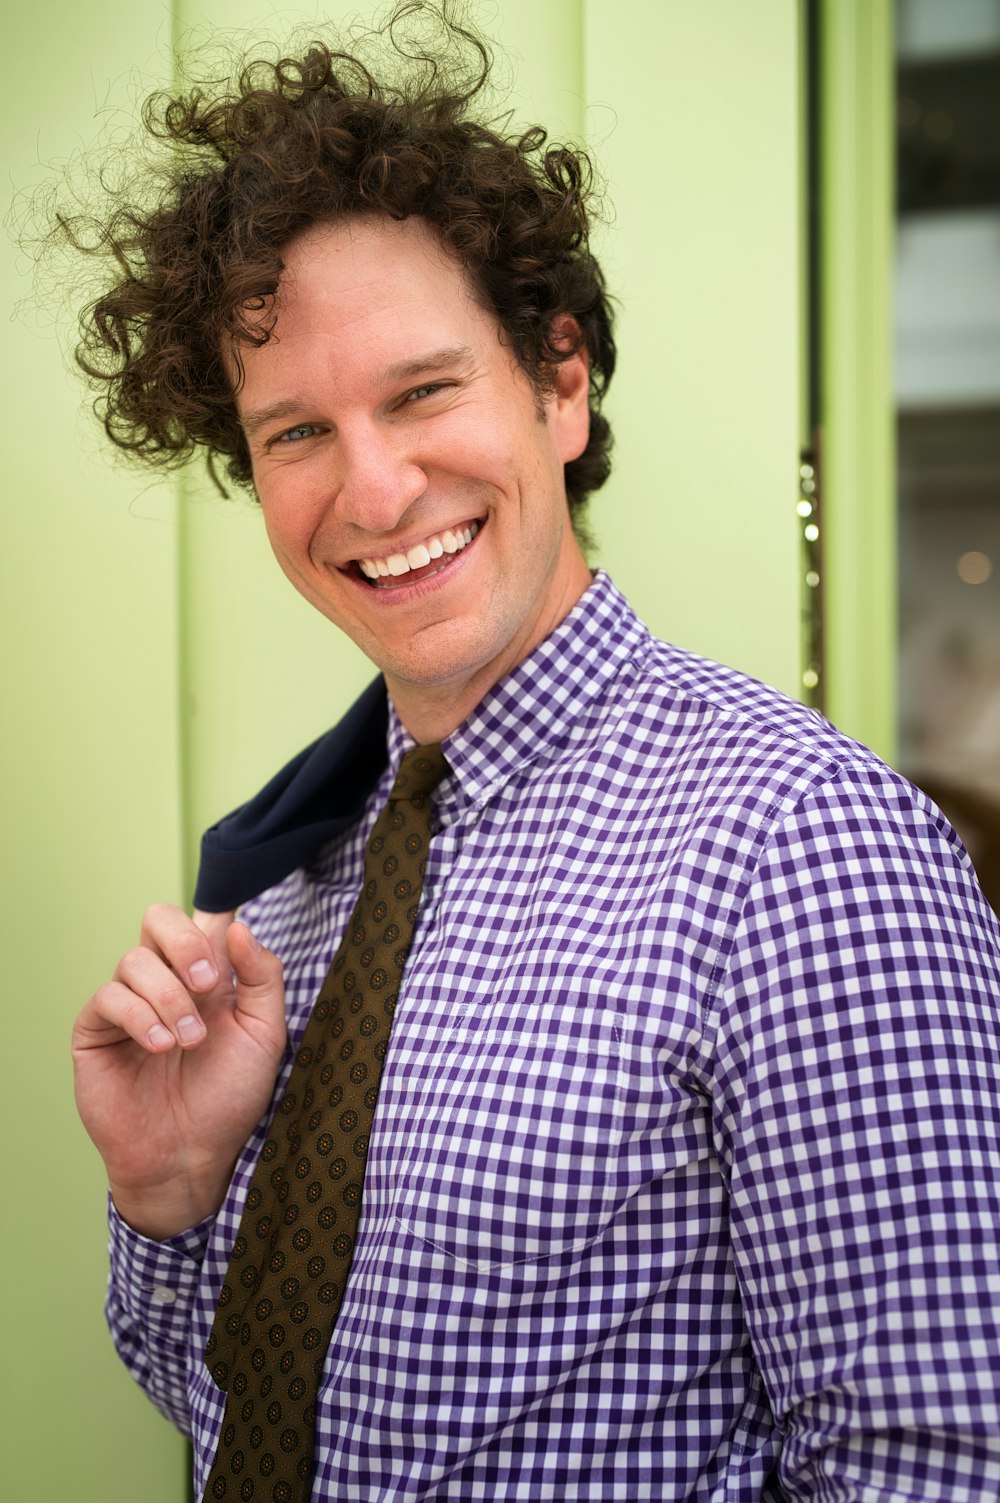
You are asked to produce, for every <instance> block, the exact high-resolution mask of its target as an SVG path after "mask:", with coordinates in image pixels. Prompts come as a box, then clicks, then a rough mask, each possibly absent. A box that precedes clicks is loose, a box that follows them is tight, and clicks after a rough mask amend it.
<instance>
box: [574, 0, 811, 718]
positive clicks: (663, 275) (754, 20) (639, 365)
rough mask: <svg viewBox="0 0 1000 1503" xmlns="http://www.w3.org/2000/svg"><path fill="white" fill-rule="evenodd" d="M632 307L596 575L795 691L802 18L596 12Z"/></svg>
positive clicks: (598, 60) (594, 44) (603, 104)
mask: <svg viewBox="0 0 1000 1503" xmlns="http://www.w3.org/2000/svg"><path fill="white" fill-rule="evenodd" d="M585 10H586V19H587V26H586V33H585V57H586V89H585V94H586V100H587V118H588V127H589V129H590V131H591V133H592V135H593V137H594V139H595V142H596V144H597V145H598V147H599V150H600V155H601V157H602V158H603V160H604V162H605V163H606V167H607V171H608V178H609V187H610V195H611V199H612V201H613V204H614V208H615V218H614V224H613V227H612V228H611V231H610V233H609V234H608V235H607V236H606V237H605V238H604V241H603V245H604V250H605V254H604V260H605V262H606V264H607V270H608V273H609V277H610V283H611V286H612V288H613V289H614V290H615V291H616V292H617V294H618V296H619V297H620V299H621V303H622V308H621V320H620V346H621V373H620V377H616V378H615V385H614V386H613V387H612V397H611V401H610V404H609V406H610V411H611V413H612V415H613V417H614V422H615V428H616V433H617V451H616V461H615V475H614V477H613V480H612V483H611V486H610V487H609V489H608V490H607V492H606V493H605V494H604V495H603V496H600V497H598V498H597V500H596V502H595V506H594V513H593V515H594V521H595V527H596V531H597V533H598V536H599V539H600V544H601V546H600V550H599V557H600V558H601V559H602V560H603V561H605V562H606V563H607V565H608V567H609V568H610V569H611V571H612V573H613V574H614V576H615V577H616V578H617V579H618V580H619V581H620V582H621V583H622V584H623V585H624V586H625V587H626V589H627V590H628V592H629V594H630V595H631V597H632V598H633V600H634V601H635V603H636V605H637V606H638V608H639V610H640V611H641V613H642V614H643V615H644V616H645V618H646V620H647V621H648V622H649V623H650V625H651V626H652V627H653V628H654V629H655V630H656V631H657V632H658V633H659V634H660V635H661V636H664V637H667V638H668V639H670V640H672V641H675V642H678V643H680V644H682V645H684V646H686V647H690V648H693V649H695V650H696V651H698V652H702V653H705V654H707V655H708V656H710V657H716V658H720V659H722V660H723V661H726V662H730V663H733V664H734V665H735V666H737V667H739V668H743V669H744V670H746V671H748V672H750V673H753V674H755V675H756V676H757V677H759V678H763V679H766V680H768V681H769V682H771V683H775V684H777V685H778V686H779V687H780V688H783V689H786V690H788V691H789V692H793V693H794V692H795V689H796V687H797V684H798V677H799V663H798V637H797V630H798V608H799V602H798V594H797V583H796V566H797V560H796V529H795V510H794V509H795V500H796V490H795V486H796V483H797V464H796V459H797V454H798V423H799V415H798V412H799V408H798V404H799V386H800V378H799V364H800V361H799V345H798V327H799V325H798V314H799V305H798V296H799V233H798V229H799V216H798V199H799V183H798V155H797V152H798V144H797V143H798V129H799V121H798V86H799V70H798V8H797V6H796V5H795V3H794V0H754V3H753V4H752V5H748V4H746V3H745V0H712V3H711V4H705V3H703V0H632V3H628V0H626V3H623V4H609V3H606V0H587V4H586V6H585Z"/></svg>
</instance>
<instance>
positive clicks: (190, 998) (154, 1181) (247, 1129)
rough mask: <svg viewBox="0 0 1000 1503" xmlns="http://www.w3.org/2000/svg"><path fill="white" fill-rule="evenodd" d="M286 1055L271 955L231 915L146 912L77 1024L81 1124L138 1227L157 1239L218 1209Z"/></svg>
mask: <svg viewBox="0 0 1000 1503" xmlns="http://www.w3.org/2000/svg"><path fill="white" fill-rule="evenodd" d="M284 1047H285V988H284V982H283V978H282V970H281V962H280V961H279V960H278V958H277V956H276V955H272V954H271V953H270V951H268V950H265V949H262V948H261V946H260V945H259V944H258V942H257V940H256V939H255V938H254V936H253V935H252V934H251V933H250V930H249V929H248V928H247V927H246V925H245V924H241V923H234V922H233V915H232V914H231V913H228V914H215V913H199V912H195V915H194V918H189V917H188V915H187V914H185V913H184V912H182V911H181V909H179V908H171V907H167V906H165V905H161V906H157V907H154V908H150V909H148V910H147V912H146V915H145V917H144V919H143V924H142V933H141V937H140V942H139V944H138V946H137V947H136V948H135V949H134V950H130V951H129V952H128V954H127V955H125V956H124V957H123V958H122V960H121V962H120V963H119V965H118V968H117V970H116V971H115V973H114V976H113V978H112V980H111V981H109V982H108V983H107V985H105V986H102V987H100V989H99V990H98V991H97V992H95V993H94V995H93V997H91V999H90V1001H89V1002H88V1003H87V1005H86V1007H85V1008H84V1009H83V1011H82V1012H81V1013H80V1016H79V1017H78V1018H77V1020H76V1023H75V1025H74V1028H73V1065H74V1071H75V1077H76V1100H77V1106H78V1108H79V1112H80V1116H81V1117H82V1119H83V1124H84V1126H85V1127H86V1129H87V1131H88V1133H89V1134H90V1136H91V1138H92V1139H93V1141H94V1143H95V1144H96V1146H97V1148H98V1150H99V1152H100V1154H101V1157H102V1158H103V1159H104V1163H105V1167H106V1169H107V1172H108V1181H109V1184H110V1186H111V1193H112V1196H113V1198H114V1201H115V1205H116V1206H117V1208H118V1211H119V1214H120V1215H121V1216H122V1217H123V1218H124V1219H125V1220H126V1221H127V1222H128V1223H129V1225H130V1226H132V1227H134V1228H135V1230H136V1231H138V1232H141V1233H143V1234H144V1235H146V1236H147V1237H153V1238H156V1239H159V1240H162V1239H163V1238H165V1237H171V1236H174V1235H176V1234H177V1233H178V1232H182V1231H185V1230H186V1229H187V1228H188V1227H190V1226H194V1225H195V1224H196V1223H197V1222H198V1221H200V1220H202V1218H203V1217H205V1216H209V1215H211V1214H212V1213H213V1212H215V1211H217V1210H218V1208H219V1206H220V1205H221V1204H222V1201H223V1198H224V1196H225V1193H226V1189H227V1186H228V1184H229V1180H230V1176H231V1174H232V1171H233V1166H234V1164H235V1162H236V1158H237V1155H238V1154H239V1152H240V1149H241V1148H242V1147H243V1145H244V1143H245V1142H246V1140H247V1138H248V1137H249V1136H250V1133H251V1132H252V1131H253V1129H254V1127H255V1126H256V1124H257V1122H258V1121H259V1120H260V1117H261V1116H262V1115H263V1112H264V1110H265V1108H266V1106H267V1103H268V1101H269V1099H270V1096H271V1092H272V1091H273V1089H274V1081H275V1077H276V1075H277V1071H278V1066H279V1063H280V1061H281V1055H282V1051H283V1050H284Z"/></svg>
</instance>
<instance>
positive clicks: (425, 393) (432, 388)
mask: <svg viewBox="0 0 1000 1503" xmlns="http://www.w3.org/2000/svg"><path fill="white" fill-rule="evenodd" d="M443 386H444V382H443V381H429V382H428V383H427V385H426V386H415V387H414V388H413V390H412V391H408V392H407V393H406V400H407V401H408V402H415V401H417V400H419V399H420V398H422V397H432V396H433V395H434V393H435V392H436V391H440V390H441V388H442V387H443Z"/></svg>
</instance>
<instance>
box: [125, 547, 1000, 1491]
mask: <svg viewBox="0 0 1000 1503" xmlns="http://www.w3.org/2000/svg"><path fill="white" fill-rule="evenodd" d="M407 745H409V742H408V741H407V738H406V735H405V732H403V730H402V729H401V727H400V725H399V724H398V722H397V721H395V719H394V718H393V719H391V722H390V731H389V763H390V765H389V768H388V769H387V771H386V773H385V775H384V777H383V778H382V780H381V783H380V785H379V787H378V788H377V789H376V791H375V793H374V794H373V795H372V797H371V799H370V801H369V803H368V806H367V809H366V812H365V815H364V817H363V818H362V820H361V823H360V825H359V826H358V828H357V829H356V830H355V831H353V832H352V833H351V834H350V835H349V836H348V837H347V838H344V839H342V840H340V841H338V842H337V843H335V845H334V846H333V847H328V848H327V849H326V851H325V852H324V853H323V856H322V859H321V860H320V861H319V863H318V864H317V865H316V866H315V868H314V869H311V870H307V871H297V872H295V873H293V874H292V875H291V876H290V877H288V878H287V879H286V880H285V881H284V882H282V883H281V884H280V885H279V886H277V887H274V888H272V889H271V890H270V891H269V892H266V893H264V894H262V895H261V896H260V897H259V898H256V899H254V900H253V901H252V902H250V903H249V904H248V905H247V906H246V907H245V908H244V910H243V917H245V918H246V919H247V921H248V922H249V923H250V924H251V925H252V926H253V928H254V929H255V931H256V932H257V933H258V934H259V935H260V937H261V939H262V940H263V941H264V943H265V944H267V945H268V946H270V947H271V949H273V950H275V951H276V952H277V953H278V954H279V955H280V956H281V958H282V960H283V962H284V967H285V978H286V983H287V987H288V1007H289V1019H290V1025H291V1031H292V1035H293V1039H294V1038H295V1037H297V1036H299V1035H300V1034H301V1032H302V1030H303V1028H304V1027H305V1022H306V1018H307V1015H308V1013H309V1011H310V1008H311V1006H312V1002H313V999H314V997H315V995H316V993H317V992H318V990H319V987H320V984H321V982H322V980H323V977H324V975H325V973H326V969H327V966H328V964H329V962H330V959H331V957H332V955H333V953H334V951H335V949H336V947H337V944H338V941H339V939H340V934H341V930H342V929H343V927H344V926H345V924H346V922H347V919H348V916H349V914H350V912H351V909H352V907H353V904H354V900H355V897H356V894H357V891H358V888H359V886H360V882H361V872H362V859H363V848H364V843H365V839H366V836H367V833H368V831H369V830H370V828H371V825H372V824H373V822H374V820H375V816H376V813H377V811H378V809H379V807H380V806H381V804H382V802H383V801H384V799H385V796H386V794H387V792H388V789H389V787H390V786H391V783H392V779H393V777H394V775H395V770H396V768H397V766H398V764H399V761H400V758H401V756H402V754H403V752H404V750H405V749H406V747H407ZM445 751H446V754H447V756H448V760H449V763H450V765H451V769H452V772H451V774H450V776H449V777H448V778H447V779H446V781H445V783H444V784H443V785H442V787H441V790H440V793H439V796H438V798H437V812H438V818H439V826H440V827H439V829H438V831H437V833H436V835H435V837H434V839H433V841H432V844H431V850H430V857H429V861H428V866H427V874H426V883H425V888H424V894H423V899H422V905H421V910H420V918H419V923H418V927H417V932H416V935H415V938H414V944H413V948H412V951H411V954H410V959H409V963H408V966H407V970H406V976H405V980H404V984H403V989H402V994H401V997H400V1001H399V1006H398V1009H397V1012H396V1016H395V1022H394V1025H393V1033H392V1040H391V1045H390V1051H389V1056H388V1060H387V1062H386V1066H385V1072H384V1075H383V1079H382V1088H381V1095H380V1097H379V1103H378V1109H377V1113H376V1117H375V1124H374V1131H373V1133H372V1138H371V1147H370V1157H369V1163H368V1171H367V1180H366V1185H365V1204H364V1210H363V1218H362V1223H361V1227H360V1231H359V1239H358V1245H357V1251H356V1254H355V1259H354V1264H353V1267H352V1270H351V1276H350V1280H349V1283H348V1287H347V1292H346V1295H345V1299H344V1303H343V1307H342V1310H341V1313H340V1318H339V1320H338V1322H337V1326H336V1329H335V1331H334V1333H333V1339H332V1342H331V1345H330V1349H329V1353H328V1356H327V1362H326V1373H325V1379H324V1382H323V1385H322V1388H321V1392H320V1396H319V1402H318V1416H317V1447H316V1480H315V1486H314V1489H313V1499H314V1500H317V1503H318V1500H336V1503H369V1500H370V1503H375V1500H378V1503H390V1500H392V1503H402V1500H404V1499H405V1500H414V1499H424V1500H428V1499H434V1500H443V1499H450V1500H459V1499H460V1500H469V1503H471V1500H474V1499H487V1500H493V1503H501V1500H503V1503H515V1500H517V1503H538V1500H542V1499H555V1500H573V1503H582V1500H592V1503H623V1500H633V1499H653V1500H657V1503H659V1500H678V1499H700V1500H713V1503H722V1500H725V1503H751V1500H752V1503H759V1500H773V1499H778V1498H781V1497H786V1498H788V1499H806V1498H808V1499H823V1500H829V1503H835V1500H836V1503H876V1500H878V1503H890V1500H891V1503H902V1500H921V1503H926V1500H929V1499H942V1500H948V1503H959V1500H968V1499H977V1500H986V1499H989V1500H991V1503H996V1500H997V1499H998V1498H1000V1004H998V998H1000V933H998V928H997V924H996V921H995V919H994V917H993V915H992V914H991V912H990V910H989V909H988V907H987V905H986V903H985V901H984V900H983V898H982V897H981V895H980V892H979V890H978V887H977V885H976V882H975V879H974V877H973V873H972V870H971V867H970V864H969V860H968V857H967V856H966V855H965V853H964V851H963V850H962V847H961V845H960V844H959V842H958V840H957V839H956V837H955V835H954V834H953V833H952V832H951V830H950V829H949V828H948V826H947V825H946V824H945V822H944V821H943V820H942V818H941V816H940V815H939V814H938V813H937V811H936V810H935V809H934V807H933V806H932V805H930V804H929V803H928V802H927V801H926V800H925V799H924V798H923V796H922V795H921V794H919V793H918V792H916V791H915V790H914V789H913V788H911V787H910V786H909V785H908V784H907V783H905V782H904V781H903V780H902V779H901V778H899V777H897V776H896V775H895V774H894V773H892V772H891V771H889V770H888V769H887V768H886V767H885V766H883V765H882V764H881V763H880V762H879V761H878V760H877V759H876V758H875V757H874V756H873V755H872V754H871V753H870V752H868V751H866V750H865V749H864V748H862V747H859V746H857V745H855V744H854V743H852V742H850V741H848V740H846V739H845V738H843V737H842V736H840V735H839V734H838V733H837V732H836V731H834V730H832V729H831V728H830V727H829V726H828V725H826V724H825V723H824V722H823V721H821V720H820V719H819V718H818V717H817V716H815V715H813V714H812V713H811V712H809V711H807V710H805V709H803V708H802V707H801V706H799V705H796V704H794V703H792V702H790V701H788V700H786V699H784V698H782V697H781V696H780V695H778V694H776V693H775V692H773V691H771V690H769V689H766V688H764V687H762V686H761V685H759V684H757V683H754V682H752V681H750V680H747V679H745V678H743V677H741V676H740V675H739V674H737V673H734V672H731V671H730V670H728V669H724V668H720V667H718V666H716V665H714V664H711V663H707V662H705V661H703V660H702V659H699V658H696V657H693V656H691V655H689V654H686V653H683V652H679V651H677V650H675V649H673V648H670V647H667V646H665V645H664V644H663V643H662V642H658V641H656V640H655V639H653V638H652V637H651V636H650V635H649V633H648V632H647V631H646V629H645V628H644V627H643V626H642V624H641V623H640V622H639V621H638V620H637V619H636V617H635V616H634V614H633V613H632V611H631V610H630V608H629V606H628V605H627V603H626V602H625V601H624V600H623V599H622V597H621V595H620V594H619V593H618V592H617V591H616V589H615V587H614V586H613V585H612V584H611V582H610V580H609V579H608V578H607V576H605V575H598V577H597V579H596V581H595V583H594V585H593V586H592V588H591V589H590V590H589V591H588V592H587V594H586V595H585V596H584V598H583V599H582V601H581V602H580V603H579V605H578V606H577V608H576V609H575V610H574V611H573V613H572V614H571V615H570V616H569V617H567V619H566V620H565V621H564V622H563V623H562V624H561V625H560V626H559V627H558V629H557V630H556V631H555V632H554V633H553V635H552V636H551V637H549V638H548V639H547V640H546V641H545V642H543V643H542V645H541V646H540V647H539V648H538V649H537V651H536V652H535V653H534V654H533V655H532V656H531V658H530V659H529V660H528V661H527V662H525V663H523V664H522V665H521V666H520V667H519V668H518V669H517V670H516V671H515V672H514V673H513V674H511V675H510V676H509V677H508V678H507V679H505V680H504V681H503V682H502V683H501V684H499V685H497V687H496V688H495V689H494V690H492V691H491V693H490V694H489V695H488V696H487V697H486V699H485V700H484V701H483V702H482V704H481V705H480V706H479V708H478V709H477V710H476V712H475V713H474V714H473V715H472V717H471V718H470V719H469V720H468V721H467V722H466V723H465V724H464V725H462V726H461V727H460V728H459V729H458V730H457V731H456V732H455V734H454V735H453V736H451V737H449V739H448V741H447V742H446V743H445ZM283 1082H284V1073H283V1074H282V1077H281V1078H280V1079H279V1081H278V1082H277V1085H276V1094H277V1093H279V1092H280V1091H281V1089H282V1087H283ZM263 1139H264V1132H263V1129H261V1130H260V1131H259V1132H258V1133H257V1134H256V1135H255V1136H254V1138H253V1139H252V1140H251V1141H250V1143H249V1144H248V1145H247V1148H246V1151H245V1153H244V1154H243V1156H242V1158H241V1159H240V1161H239V1164H238V1166H237V1169H236V1173H235V1176H234V1178H233V1182H232V1186H231V1188H230V1192H229V1195H228V1197H227V1199H226V1202H225V1204H224V1205H223V1207H222V1209H221V1211H220V1212H219V1214H218V1216H217V1217H216V1218H215V1220H214V1221H213V1222H211V1223H209V1224H206V1225H203V1226H202V1227H200V1228H196V1229H195V1230H194V1231H192V1232H191V1233H188V1234H186V1235H185V1236H182V1237H178V1238H174V1239H172V1240H171V1241H170V1242H168V1243H164V1244H159V1243H154V1242H149V1241H147V1240H146V1239H144V1238H142V1237H139V1236H137V1235H136V1234H135V1233H133V1232H131V1231H130V1230H129V1229H128V1228H125V1227H124V1226H123V1225H122V1224H121V1223H120V1222H119V1221H117V1220H115V1219H114V1218H113V1227H112V1282H111V1294H110V1303H109V1312H110V1321H111V1326H112V1330H113V1332H114V1336H115V1340H116V1342H117V1345H118V1348H119V1351H120V1352H121V1354H122V1356H123V1358H124V1360H125V1361H126V1362H127V1364H128V1366H129V1367H130V1368H131V1370H132V1372H133V1373H134V1375H135V1377H136V1378H137V1379H138V1381H139V1382H140V1383H141V1384H142V1385H143V1386H144V1388H145V1389H146V1391H147V1392H148V1393H149V1395H150V1397H151V1398H152V1399H153V1400H154V1401H155V1402H156V1403H157V1404H158V1405H159V1406H160V1407H161V1408H162V1409H163V1410H164V1411H165V1412H166V1413H167V1414H169V1415H170V1416H171V1417H172V1418H173V1419H174V1420H175V1421H176V1423H177V1424H178V1425H180V1426H181V1428H182V1429H184V1430H185V1431H186V1432H188V1433H189V1434H191V1435H192V1436H193V1438H194V1446H195V1457H196V1478H195V1488H196V1494H197V1496H199V1497H200V1496H201V1490H202V1488H203V1486H204V1480H205V1476H206V1474H207V1471H208V1468H209V1465H210V1462H211V1458H212V1456H213V1454H214V1451H215V1447H216V1440H217V1435H218V1430H219V1427H220V1424H221V1419H222V1413H223V1397H222V1395H220V1394H219V1392H218V1391H217V1390H216V1389H215V1387H214V1386H213V1384H212V1381H211V1379H210V1378H209V1375H208V1372H207V1370H206V1368H205V1365H204V1362H203V1359H202V1353H203V1350H204V1346H205V1340H206V1338H207V1336H208V1332H209V1328H210V1325H211V1322H212V1315H213V1311H214V1308H215V1302H216V1297H217V1294H218V1291H219V1286H220V1284H221V1282H222V1278H223V1274H224V1271H225V1269H226V1265H227V1262H228V1259H229V1250H230V1246H231V1243H232V1241H233V1238H234V1236H235V1233H236V1228H237V1226H238V1223H239V1219H240V1212H241V1210H242V1205H243V1199H244V1196H245V1194H246V1189H247V1186H248V1183H249V1180H250V1176H251V1173H252V1169H253V1165H254V1162H255V1159H256V1157H257V1154H258V1151H259V1149H260V1146H261V1144H262V1142H263Z"/></svg>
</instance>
